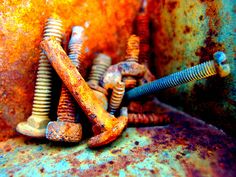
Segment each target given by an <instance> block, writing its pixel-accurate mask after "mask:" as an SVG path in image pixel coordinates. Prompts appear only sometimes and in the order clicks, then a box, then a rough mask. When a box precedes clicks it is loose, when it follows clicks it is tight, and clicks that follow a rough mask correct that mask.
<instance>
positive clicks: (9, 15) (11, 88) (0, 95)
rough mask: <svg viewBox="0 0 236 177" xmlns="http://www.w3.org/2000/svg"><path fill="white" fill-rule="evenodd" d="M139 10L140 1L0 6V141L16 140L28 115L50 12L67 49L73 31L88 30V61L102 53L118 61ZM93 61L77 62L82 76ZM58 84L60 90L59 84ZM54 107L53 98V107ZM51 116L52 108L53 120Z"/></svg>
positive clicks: (53, 0) (31, 0)
mask: <svg viewBox="0 0 236 177" xmlns="http://www.w3.org/2000/svg"><path fill="white" fill-rule="evenodd" d="M121 9H122V10H121ZM138 9H139V1H138V0H135V1H134V0H126V1H116V0H109V1H94V0H82V1H77V0H64V1H61V0H50V1H44V0H37V1H35V0H24V1H21V0H12V1H3V2H2V3H1V5H0V12H1V13H0V14H1V15H0V29H1V30H0V46H1V47H0V140H2V139H5V138H7V137H9V136H12V135H14V129H15V126H16V125H17V123H19V122H21V121H24V120H26V119H27V118H28V117H29V116H30V113H31V109H32V107H31V106H32V102H33V92H34V85H35V83H34V82H35V79H36V78H35V77H36V71H37V66H38V59H39V53H40V49H39V43H40V41H41V39H42V34H43V27H44V23H45V21H46V19H47V18H48V17H50V16H51V14H52V13H56V14H58V15H59V16H60V18H61V19H62V20H63V24H64V27H65V37H64V40H63V43H64V44H63V46H65V47H66V46H68V45H67V42H68V41H69V37H70V30H71V27H72V26H74V25H81V26H86V30H85V35H86V38H87V41H86V44H85V45H86V46H87V48H86V50H87V51H88V54H89V56H90V54H93V53H94V52H97V51H103V52H105V53H107V54H109V55H110V56H112V58H113V61H114V62H117V61H118V60H119V59H120V58H123V57H124V54H125V48H126V40H127V38H128V37H129V35H130V33H131V30H132V22H133V19H134V18H135V15H136V12H137V10H138ZM95 17H96V18H95ZM95 41H96V42H95ZM92 58H93V57H90V58H89V59H88V60H86V61H81V65H82V66H83V68H82V70H81V73H84V74H86V71H88V66H89V65H91V63H92ZM56 81H57V82H56V87H57V88H58V79H57V80H56ZM54 93H55V92H54ZM54 96H55V95H54ZM56 96H59V94H58V95H56ZM56 102H57V98H55V97H54V98H53V104H55V103H56ZM55 105H56V104H55ZM55 112H56V106H54V112H53V113H52V116H51V118H53V119H55V118H56V115H55ZM53 116H54V117H53Z"/></svg>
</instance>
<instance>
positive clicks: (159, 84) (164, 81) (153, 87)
mask: <svg viewBox="0 0 236 177" xmlns="http://www.w3.org/2000/svg"><path fill="white" fill-rule="evenodd" d="M214 59H215V60H212V61H208V62H204V63H202V64H199V65H196V66H194V67H191V68H188V69H185V70H183V71H180V72H177V73H173V74H171V75H169V76H165V77H163V78H161V79H157V80H155V81H153V82H150V83H147V84H144V85H142V86H139V87H136V88H134V89H131V90H129V91H128V92H127V93H126V94H125V99H126V100H132V99H136V98H139V97H141V96H144V95H150V94H153V93H156V92H157V91H159V90H162V89H165V88H170V87H175V86H177V85H180V84H183V83H187V82H190V81H194V80H199V79H203V78H206V77H209V76H213V75H215V74H218V75H219V76H220V77H225V76H227V75H229V73H230V67H229V64H226V56H225V54H224V53H223V52H216V53H214Z"/></svg>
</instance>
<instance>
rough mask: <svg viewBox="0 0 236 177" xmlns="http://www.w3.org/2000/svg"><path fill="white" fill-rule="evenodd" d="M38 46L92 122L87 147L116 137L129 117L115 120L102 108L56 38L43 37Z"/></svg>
mask: <svg viewBox="0 0 236 177" xmlns="http://www.w3.org/2000/svg"><path fill="white" fill-rule="evenodd" d="M41 47H42V49H43V50H44V52H45V54H46V55H47V57H48V59H49V61H50V62H51V64H52V66H53V68H54V69H55V70H56V72H57V74H58V75H59V76H60V78H61V79H62V81H63V82H64V84H65V85H66V86H67V88H68V89H69V91H70V92H71V94H72V95H73V97H74V98H75V100H76V101H77V103H78V104H79V105H80V107H81V108H82V109H83V111H84V113H85V114H86V115H87V117H88V119H89V120H90V121H91V122H92V124H93V132H94V134H95V136H94V137H92V138H91V139H90V140H89V141H88V146H89V147H91V148H93V147H98V146H103V145H106V144H108V143H110V142H112V141H114V140H116V139H117V138H118V136H120V134H121V133H122V131H123V130H124V128H125V127H126V125H127V122H128V118H127V117H126V116H120V117H119V118H118V119H116V118H115V117H114V116H111V115H110V114H109V113H108V112H106V111H105V109H104V108H103V107H102V106H101V102H100V101H99V100H98V99H97V97H96V96H95V94H94V93H93V91H92V89H91V88H90V87H89V86H88V84H87V83H86V82H85V80H84V79H83V77H82V76H81V75H80V73H79V72H78V70H77V69H76V67H75V66H74V65H73V63H72V62H71V61H70V59H69V58H68V56H67V55H66V53H65V51H64V50H63V49H62V47H61V46H60V45H59V44H58V43H57V42H55V40H53V39H48V40H44V41H43V42H41Z"/></svg>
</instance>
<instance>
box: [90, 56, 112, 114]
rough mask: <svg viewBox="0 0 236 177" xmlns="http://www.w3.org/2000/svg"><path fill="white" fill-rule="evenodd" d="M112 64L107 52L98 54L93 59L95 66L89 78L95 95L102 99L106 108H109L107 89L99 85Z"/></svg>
mask: <svg viewBox="0 0 236 177" xmlns="http://www.w3.org/2000/svg"><path fill="white" fill-rule="evenodd" d="M110 65H111V58H110V57H109V56H107V55H105V54H98V56H97V57H96V58H95V59H94V60H93V66H92V69H91V72H90V75H89V78H88V82H87V83H88V85H89V86H90V88H92V89H93V91H94V93H95V95H96V96H97V98H99V100H100V101H101V104H102V106H103V108H104V109H105V110H107V107H108V103H107V97H106V95H107V91H106V90H105V89H104V88H102V87H100V86H99V81H100V79H101V78H102V76H103V75H104V73H105V72H106V70H107V68H108V67H109V66H110Z"/></svg>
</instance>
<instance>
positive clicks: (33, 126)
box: [16, 17, 63, 137]
mask: <svg viewBox="0 0 236 177" xmlns="http://www.w3.org/2000/svg"><path fill="white" fill-rule="evenodd" d="M62 31H63V27H62V21H61V20H60V19H58V17H51V18H49V19H48V20H47V22H46V26H45V28H44V35H43V39H47V38H49V37H54V38H55V40H56V41H57V42H58V43H61V40H62ZM51 70H52V68H51V65H50V63H49V61H48V60H47V57H46V55H45V54H44V53H43V51H41V53H40V58H39V67H38V71H37V79H36V86H35V93H34V101H33V106H32V107H33V108H32V114H31V116H30V117H29V118H28V119H27V121H26V122H21V123H19V124H18V125H17V127H16V130H17V131H18V132H19V133H21V134H24V135H27V136H32V137H45V132H46V126H47V124H48V122H49V120H50V119H49V117H48V115H49V111H50V105H51V91H52V86H51V81H52V75H51Z"/></svg>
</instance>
